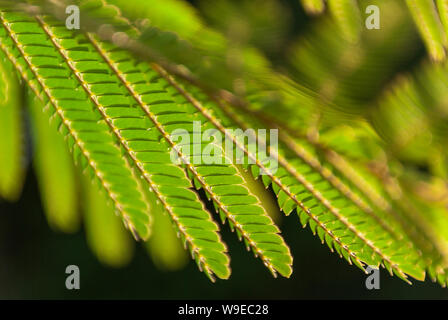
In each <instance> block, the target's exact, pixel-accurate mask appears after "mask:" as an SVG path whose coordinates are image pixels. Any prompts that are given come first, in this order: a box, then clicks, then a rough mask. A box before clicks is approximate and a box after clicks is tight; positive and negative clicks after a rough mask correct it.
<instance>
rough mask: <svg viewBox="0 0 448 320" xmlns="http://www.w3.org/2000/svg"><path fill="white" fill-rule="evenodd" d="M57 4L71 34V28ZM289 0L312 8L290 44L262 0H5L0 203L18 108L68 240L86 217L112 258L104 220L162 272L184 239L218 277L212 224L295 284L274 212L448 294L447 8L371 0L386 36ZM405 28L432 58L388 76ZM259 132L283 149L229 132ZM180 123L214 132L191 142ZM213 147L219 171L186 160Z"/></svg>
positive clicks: (356, 16) (54, 215)
mask: <svg viewBox="0 0 448 320" xmlns="http://www.w3.org/2000/svg"><path fill="white" fill-rule="evenodd" d="M69 3H76V4H78V5H79V6H80V8H81V16H82V25H81V27H82V30H79V31H77V30H68V29H67V28H66V26H65V22H64V19H65V17H66V15H65V7H66V5H68V4H69ZM301 3H302V4H303V6H304V8H305V11H306V12H308V13H310V14H312V15H315V14H323V15H325V16H324V17H320V18H316V19H312V20H310V22H309V24H308V25H307V28H306V29H305V31H303V33H302V34H301V35H300V37H298V39H296V40H294V41H292V43H291V41H288V36H287V35H288V32H287V28H290V25H291V24H290V23H289V22H290V20H289V19H290V16H288V14H287V13H286V12H287V10H286V9H285V8H284V6H283V5H281V4H279V3H277V2H275V1H265V2H258V1H255V2H251V1H243V2H242V3H239V2H238V4H236V3H232V2H228V1H217V2H214V3H213V4H211V3H204V4H201V5H200V6H199V7H200V8H201V11H200V12H198V11H196V9H195V8H194V7H193V6H191V5H189V4H187V3H186V2H182V1H177V0H170V1H163V2H159V1H130V0H127V1H121V0H110V1H105V0H83V1H70V2H69V1H59V2H57V3H55V2H54V1H49V0H48V1H47V0H39V1H7V0H3V1H1V2H0V21H1V27H0V40H1V41H0V48H1V56H0V58H1V64H0V78H1V79H4V81H2V82H1V86H0V92H1V94H2V95H1V96H0V114H1V117H0V133H2V134H3V136H6V137H8V139H4V141H1V143H2V144H1V145H0V150H2V153H1V154H0V196H1V197H2V198H5V199H8V200H15V199H16V198H17V197H18V194H19V191H20V188H21V181H22V176H23V171H24V168H23V166H22V163H23V162H22V161H21V158H22V157H23V152H24V151H23V149H24V147H23V142H22V135H23V132H24V129H23V127H24V125H23V123H22V121H21V117H22V116H21V112H22V110H21V104H22V102H23V101H25V102H26V104H27V107H28V108H27V110H28V111H27V112H28V113H29V114H30V120H31V128H32V130H31V132H32V137H33V140H32V141H33V146H34V149H35V152H34V155H33V156H34V160H33V161H34V162H33V163H34V169H35V171H36V174H37V177H38V180H39V185H40V189H41V196H42V199H43V205H44V208H45V211H46V214H47V219H48V222H49V224H50V225H51V226H52V227H53V228H54V229H56V230H60V231H63V232H76V231H77V230H78V228H79V225H80V222H81V219H82V220H83V221H84V227H85V229H86V234H87V238H88V242H89V245H90V246H91V248H92V250H93V252H94V253H95V254H96V255H97V256H98V258H99V260H100V261H102V262H104V263H105V264H108V265H111V266H122V265H124V264H126V263H127V262H128V261H129V260H130V259H131V257H132V250H133V243H132V241H131V240H130V238H129V236H128V234H127V233H125V232H124V228H123V226H122V225H121V224H120V223H118V222H119V219H117V217H115V215H117V216H118V217H119V218H120V219H121V220H122V221H123V224H124V227H125V228H127V229H128V230H129V231H130V232H131V233H132V235H133V236H134V238H135V239H136V240H145V241H146V240H148V242H147V245H146V247H147V249H148V251H149V254H150V256H151V257H152V259H153V260H154V263H155V264H156V265H157V266H159V267H160V268H161V269H168V270H176V269H178V268H181V267H182V266H183V265H184V264H185V262H186V259H185V257H186V255H185V252H184V251H182V246H183V247H184V248H185V249H186V250H187V251H188V252H189V253H190V255H191V257H192V259H194V260H195V262H196V264H197V266H198V268H199V269H200V270H201V271H203V272H204V273H205V274H206V276H207V277H209V278H210V279H211V280H212V281H214V280H215V278H216V277H218V278H220V279H227V278H228V277H229V276H230V272H231V270H230V258H229V253H228V252H227V246H226V244H225V243H224V242H223V240H222V239H221V235H220V233H219V231H220V229H219V227H218V224H217V223H216V222H215V220H221V222H222V223H223V224H224V223H227V224H228V225H229V227H230V229H231V230H232V231H234V232H235V234H236V235H237V237H238V238H239V239H240V240H241V241H242V242H243V243H244V245H245V247H246V248H247V250H248V251H252V253H253V254H254V255H255V257H257V258H259V259H260V260H261V262H262V263H263V264H264V265H265V266H266V267H267V269H268V270H269V271H270V272H271V273H272V274H273V275H274V276H276V275H277V274H280V275H282V276H284V277H289V276H290V275H291V273H292V264H293V258H292V254H291V252H290V249H289V247H288V246H287V244H286V243H285V241H284V239H283V237H282V236H281V232H280V229H279V227H278V226H277V225H276V223H275V222H274V220H275V221H277V220H279V219H278V209H280V210H281V211H282V212H283V213H284V214H285V215H290V214H291V213H293V212H294V213H297V216H298V219H299V221H300V223H301V225H302V226H303V227H306V226H309V228H310V229H311V231H312V232H313V234H317V236H318V237H319V239H320V240H321V241H322V243H324V244H326V245H327V246H328V247H329V249H330V250H331V251H335V252H336V253H337V254H338V255H339V256H341V257H342V258H344V259H345V260H347V261H348V262H349V263H350V264H355V265H356V266H357V267H359V268H360V269H362V270H364V269H365V267H366V266H367V265H370V266H375V267H379V266H383V267H385V268H386V269H387V270H388V271H389V272H390V274H395V275H397V276H398V277H400V278H402V279H403V280H405V281H408V282H409V280H408V276H411V277H413V278H415V279H417V280H424V279H425V275H426V273H428V274H429V275H430V277H431V278H432V279H433V280H438V281H439V282H440V283H441V284H442V285H445V284H446V282H447V280H448V278H447V273H446V272H447V271H448V262H447V261H448V251H447V249H446V248H447V247H448V246H447V244H448V237H447V234H448V230H447V229H446V228H447V226H448V218H447V215H446V213H447V209H446V208H447V205H448V201H447V200H446V199H447V196H446V194H448V189H447V187H446V185H447V183H446V179H447V176H448V169H447V158H446V157H447V153H446V149H444V148H443V146H444V145H446V141H447V134H448V132H447V130H446V114H447V112H446V108H447V106H446V103H445V101H446V92H448V91H447V90H446V89H447V83H448V81H447V79H446V74H447V73H446V63H444V62H442V61H443V60H444V59H445V48H446V35H445V32H446V26H447V16H448V13H447V11H446V10H447V7H448V5H447V2H446V1H437V3H436V2H434V3H433V2H432V1H420V0H416V1H411V0H409V1H406V4H407V6H406V4H404V3H403V2H401V1H388V2H381V4H380V3H379V2H378V5H379V6H380V8H381V12H382V21H384V23H382V29H381V31H379V30H378V31H368V30H367V29H365V28H364V26H363V24H362V17H363V14H364V13H363V11H364V8H365V5H366V3H367V2H366V1H359V2H358V1H355V0H350V1H348V0H347V1H345V0H344V1H342V0H334V1H333V0H329V1H326V2H324V1H315V0H312V1H310V0H304V1H301ZM326 7H328V10H329V12H328V15H327V14H325V13H324V11H325V8H326ZM255 8H258V9H259V10H255ZM201 13H203V14H204V17H205V19H206V20H207V21H204V20H203V19H202V17H201ZM273 16H275V17H285V19H284V20H282V21H280V20H281V19H273V18H272V17H273ZM286 17H287V18H286ZM413 21H414V22H415V23H416V24H417V27H418V30H419V31H420V34H421V37H422V38H423V41H424V43H425V45H426V46H427V48H428V51H429V55H430V57H431V59H432V60H433V61H432V62H428V63H427V65H424V66H423V67H415V69H416V71H415V72H414V73H413V74H412V75H408V76H405V77H402V80H396V81H395V82H393V81H391V80H393V79H394V78H395V77H396V76H397V74H398V73H399V72H400V71H401V70H404V69H406V68H407V67H408V66H409V65H413V64H415V61H416V59H417V58H418V57H419V49H420V46H419V43H418V39H417V33H416V31H415V30H414V28H413ZM267 26H270V27H267ZM372 32H376V33H372ZM397 39H398V40H397ZM285 52H286V56H284V57H283V56H281V55H282V54H285ZM283 58H284V59H283ZM436 61H437V62H440V64H436ZM273 65H275V67H274V66H273ZM13 69H14V70H15V72H10V71H8V70H13ZM16 74H17V75H18V76H19V77H20V78H21V81H22V83H23V88H22V87H20V85H19V83H18V81H17V79H15V75H16ZM21 93H22V94H21ZM23 97H28V98H27V99H25V98H23ZM41 110H43V111H44V112H41ZM49 123H50V125H49ZM198 123H200V125H199V127H198V125H197V124H198ZM266 128H267V129H278V139H279V142H278V148H276V147H272V143H273V142H274V141H272V140H271V137H269V135H268V136H266V137H264V136H260V135H254V134H252V133H249V138H251V139H249V143H247V144H246V143H245V141H244V140H242V139H241V136H239V135H238V134H237V133H236V131H229V130H227V129H242V130H249V129H255V130H256V129H266ZM178 129H182V130H184V131H185V132H187V133H188V134H189V135H190V136H191V135H193V134H194V133H197V130H200V131H201V132H204V131H206V130H208V129H213V130H214V132H215V133H217V135H216V136H214V141H213V144H210V143H209V142H210V140H207V139H202V140H200V141H193V143H191V144H190V143H187V142H185V141H183V140H182V139H180V138H181V137H180V136H179V135H178ZM57 132H59V133H60V135H57V134H56V133H57ZM247 132H249V131H247ZM63 140H65V142H66V143H64V141H63ZM229 142H230V144H231V145H232V147H233V149H234V152H233V153H232V154H230V155H229V154H226V153H225V152H224V148H225V147H226V143H229ZM256 145H257V146H264V147H266V149H267V151H268V154H270V155H271V158H269V157H268V156H267V155H263V154H259V153H257V151H254V150H256ZM211 149H213V152H214V153H215V155H218V156H217V158H218V160H219V161H218V162H219V163H212V164H205V163H201V164H198V162H197V161H196V160H197V157H199V156H200V155H201V154H202V155H204V154H208V153H210V150H211ZM189 151H190V152H189ZM191 151H192V152H191ZM70 153H71V154H72V157H70ZM173 155H175V156H176V157H177V162H173V161H172V156H173ZM238 155H242V159H243V160H244V161H243V164H242V165H239V164H235V161H234V160H235V158H237V157H238ZM72 160H73V161H72ZM274 162H275V163H278V168H275V169H276V170H273V169H272V167H271V165H272V163H274ZM422 167H424V170H419V168H422ZM81 171H82V172H83V174H84V175H83V177H80V174H79V172H81ZM260 186H263V187H265V188H266V189H268V190H267V191H266V190H260ZM435 195H440V196H439V197H438V198H437V197H435ZM267 197H272V199H270V200H269V199H266V198H267ZM435 198H437V199H435ZM273 199H274V200H273ZM273 203H274V204H273ZM209 208H210V209H209ZM80 210H81V211H82V212H84V214H83V215H82V217H81V216H80V215H79V211H80ZM213 214H216V215H215V219H214V218H213ZM176 236H177V237H176ZM179 240H180V241H179ZM230 254H231V253H230Z"/></svg>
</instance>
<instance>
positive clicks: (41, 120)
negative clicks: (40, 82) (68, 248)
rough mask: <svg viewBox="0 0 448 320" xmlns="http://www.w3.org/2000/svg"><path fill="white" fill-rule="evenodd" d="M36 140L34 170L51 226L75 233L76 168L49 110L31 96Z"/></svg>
mask: <svg viewBox="0 0 448 320" xmlns="http://www.w3.org/2000/svg"><path fill="white" fill-rule="evenodd" d="M28 97H29V99H28V107H29V108H28V110H29V111H30V114H31V120H32V127H33V129H34V130H33V139H34V149H35V151H34V170H35V172H36V175H37V179H38V183H39V189H40V193H41V198H42V203H43V206H44V209H45V213H46V215H47V220H48V223H49V225H50V226H51V227H52V228H54V229H55V230H59V231H63V232H68V233H74V232H76V231H78V229H79V224H80V217H79V206H78V201H79V199H78V198H79V197H78V190H77V182H76V176H75V169H74V165H73V162H72V159H71V155H70V153H69V151H68V149H67V145H66V143H65V141H64V138H63V136H61V135H60V134H58V132H57V130H58V128H57V123H56V122H55V121H52V122H51V123H50V109H49V108H48V107H47V108H44V105H43V104H42V102H41V101H39V100H38V99H37V98H36V97H35V96H34V95H33V94H29V95H28Z"/></svg>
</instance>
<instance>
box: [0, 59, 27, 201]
mask: <svg viewBox="0 0 448 320" xmlns="http://www.w3.org/2000/svg"><path fill="white" fill-rule="evenodd" d="M23 132H24V129H23V124H22V99H21V95H20V85H19V83H18V81H17V78H16V76H15V74H14V72H13V71H12V68H11V64H10V63H9V62H8V61H6V60H5V58H4V55H3V54H2V53H0V137H1V138H0V198H4V199H6V200H8V201H17V200H18V199H19V197H20V193H21V191H22V188H23V181H24V175H25V172H24V171H25V168H24V166H25V164H24V157H25V155H24V149H25V141H24V136H23Z"/></svg>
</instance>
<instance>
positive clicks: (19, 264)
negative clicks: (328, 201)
mask: <svg viewBox="0 0 448 320" xmlns="http://www.w3.org/2000/svg"><path fill="white" fill-rule="evenodd" d="M222 230H223V237H224V241H225V242H226V243H227V244H228V246H229V251H230V252H231V256H232V271H233V272H232V276H231V278H230V280H227V281H222V280H219V281H217V282H216V283H215V284H213V283H211V282H210V281H209V280H208V279H207V278H206V277H205V276H204V275H203V274H202V273H200V272H199V271H198V270H197V267H196V265H195V263H194V262H193V261H191V262H190V263H189V264H188V266H187V268H186V269H184V270H181V271H179V272H169V273H168V272H163V271H160V270H158V269H156V268H155V266H154V265H153V263H152V261H151V259H150V258H149V256H148V255H147V253H146V252H145V250H144V248H143V247H142V246H138V249H137V250H136V253H135V256H134V259H133V260H132V262H131V264H130V265H129V266H128V267H126V268H123V269H112V268H108V267H105V266H103V265H101V264H100V263H99V262H98V261H97V259H96V258H95V257H94V256H93V254H92V253H91V251H90V250H89V248H88V247H87V243H86V240H85V237H84V234H83V232H79V233H77V234H75V235H65V234H58V233H55V232H54V231H52V230H50V228H49V227H48V225H47V222H46V221H45V216H44V213H43V211H42V209H41V205H40V200H39V192H38V189H37V184H36V181H35V177H34V176H33V174H32V173H29V174H28V177H27V182H26V185H25V189H24V192H23V195H22V199H21V200H20V202H18V203H17V204H7V203H0V298H2V299H250V298H252V299H258V298H260V299H313V298H317V299H320V298H324V299H331V298H334V299H360V298H367V299H443V298H445V299H446V298H448V289H443V288H441V287H440V286H439V285H438V284H435V283H432V282H431V281H429V280H427V281H426V282H424V283H422V282H418V281H414V282H413V285H412V286H411V285H408V284H406V283H405V282H403V281H402V280H400V279H399V278H397V277H391V276H390V275H389V274H388V273H387V271H385V269H381V289H380V290H367V289H366V288H365V279H366V275H364V274H363V273H362V272H361V271H360V270H359V269H358V268H357V267H355V266H350V265H349V264H348V263H347V262H346V261H345V260H343V259H340V258H339V256H338V255H337V254H334V253H333V254H331V253H330V252H329V250H328V248H327V247H326V245H322V244H321V243H320V240H319V239H318V238H317V236H316V237H313V236H312V234H311V232H310V230H309V229H302V228H301V226H300V225H299V221H298V218H297V215H295V214H294V215H291V216H290V217H287V218H284V220H283V224H282V231H283V235H284V237H285V240H286V242H287V243H288V244H289V245H290V248H291V251H292V254H293V256H294V273H293V275H292V277H291V278H290V279H284V278H278V279H274V278H272V276H271V274H270V273H269V272H268V271H267V269H266V268H265V267H264V266H263V265H262V263H260V261H259V259H255V258H253V256H252V255H251V254H248V253H247V252H246V251H245V248H244V246H243V244H241V243H239V242H238V240H237V239H236V237H235V236H234V235H233V234H231V233H230V232H229V231H228V227H226V226H225V227H223V228H222ZM70 264H75V265H78V266H79V268H80V273H81V289H80V290H77V291H76V290H75V291H69V290H67V289H66V288H65V279H66V276H67V275H66V274H65V268H66V267H67V265H70Z"/></svg>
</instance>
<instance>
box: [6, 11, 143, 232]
mask: <svg viewBox="0 0 448 320" xmlns="http://www.w3.org/2000/svg"><path fill="white" fill-rule="evenodd" d="M0 20H1V23H2V26H3V27H2V28H1V29H0V36H1V37H2V43H1V47H2V50H3V51H4V52H5V54H6V55H7V56H8V58H9V59H10V61H11V62H12V63H13V64H14V66H15V67H16V69H17V70H18V71H19V72H20V73H21V76H22V78H23V79H24V80H25V81H26V82H27V83H28V85H29V86H30V87H31V89H32V90H33V91H34V93H35V94H36V95H37V96H38V97H39V98H41V99H42V100H43V101H45V103H48V102H49V103H51V105H52V108H53V112H54V114H55V115H56V117H59V121H60V123H61V131H62V133H63V134H64V135H65V136H66V137H67V138H66V139H67V140H68V144H69V146H70V147H71V149H72V153H73V155H74V157H75V160H76V161H79V162H80V165H81V166H82V168H83V169H87V170H88V171H89V172H90V173H91V174H92V175H94V176H95V177H96V179H98V181H99V182H100V184H101V185H102V186H103V188H104V189H105V190H106V192H107V194H108V195H109V197H110V198H111V199H112V200H113V203H114V206H115V208H116V209H117V210H119V211H120V213H121V215H122V218H123V219H124V223H125V224H126V225H127V226H128V227H129V229H130V230H131V232H133V234H134V236H135V237H141V238H146V237H147V236H148V235H149V223H150V219H149V213H148V208H147V206H146V204H145V202H144V201H143V200H142V195H141V192H140V191H139V190H138V186H137V183H136V181H135V180H134V178H133V172H132V170H131V168H130V167H129V166H128V165H127V163H126V160H125V159H123V157H122V156H121V153H120V150H119V149H118V148H117V146H116V145H115V141H114V139H113V137H112V136H111V135H110V133H109V132H108V130H107V126H106V125H105V124H104V123H102V124H99V125H94V126H92V124H94V123H97V121H98V120H99V119H100V116H101V115H100V114H98V113H95V112H92V111H93V110H94V109H93V108H94V107H93V105H92V104H91V103H88V100H86V99H85V97H86V95H85V94H84V93H83V91H82V88H79V87H78V85H77V84H76V80H75V79H73V78H70V77H68V75H69V74H70V71H71V70H70V68H69V67H68V66H67V65H63V64H61V63H60V62H61V59H62V58H61V56H60V55H59V54H58V53H57V51H56V50H54V49H53V50H48V49H49V48H54V44H53V43H52V41H51V40H50V39H49V38H47V34H46V32H45V30H43V29H42V28H41V27H40V25H39V24H38V23H37V22H36V21H35V20H33V19H31V18H28V17H27V16H24V15H23V14H17V13H14V12H1V13H0ZM64 29H65V27H64ZM24 30H26V31H24ZM39 41H41V42H40V43H39ZM56 79H57V80H58V81H55V80H56ZM73 92H75V93H77V94H76V97H74V96H73V95H72V93H73ZM58 96H59V98H58ZM88 124H90V125H88Z"/></svg>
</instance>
